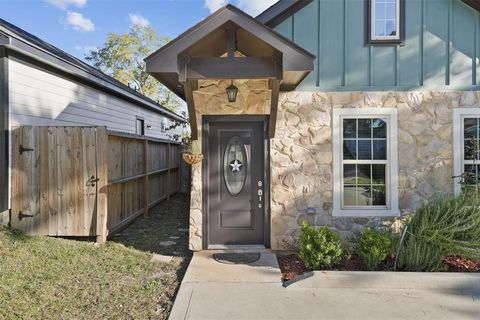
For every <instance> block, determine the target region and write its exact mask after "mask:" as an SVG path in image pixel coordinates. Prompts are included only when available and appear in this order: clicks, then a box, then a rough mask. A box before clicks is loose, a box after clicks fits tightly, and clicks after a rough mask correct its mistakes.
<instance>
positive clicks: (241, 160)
mask: <svg viewBox="0 0 480 320" xmlns="http://www.w3.org/2000/svg"><path fill="white" fill-rule="evenodd" d="M223 178H224V180H225V185H226V187H227V190H228V192H230V194H231V195H232V196H236V195H238V194H239V193H240V192H241V191H242V189H243V186H244V185H245V181H246V180H247V150H246V146H245V144H244V143H243V140H242V138H240V137H239V136H233V137H231V138H230V140H228V142H227V145H226V146H225V152H224V155H223Z"/></svg>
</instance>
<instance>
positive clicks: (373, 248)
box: [353, 228, 392, 270]
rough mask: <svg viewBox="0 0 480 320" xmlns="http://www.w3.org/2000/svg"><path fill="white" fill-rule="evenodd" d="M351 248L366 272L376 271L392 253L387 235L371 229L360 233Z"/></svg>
mask: <svg viewBox="0 0 480 320" xmlns="http://www.w3.org/2000/svg"><path fill="white" fill-rule="evenodd" d="M353 247H354V250H355V251H354V252H355V253H356V254H357V255H358V257H359V258H360V259H361V260H362V261H363V263H364V264H365V266H366V267H367V269H368V270H375V269H377V268H378V266H379V265H380V264H381V263H382V262H383V261H385V259H386V258H387V257H388V255H389V254H391V253H392V242H391V240H390V237H389V236H388V234H387V233H385V232H381V231H377V230H374V229H371V228H365V229H363V230H362V231H361V232H360V234H359V236H358V237H357V238H356V239H355V242H354V246H353Z"/></svg>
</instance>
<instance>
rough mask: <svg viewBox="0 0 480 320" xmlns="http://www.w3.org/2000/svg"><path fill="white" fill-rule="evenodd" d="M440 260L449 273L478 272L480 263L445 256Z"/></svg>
mask: <svg viewBox="0 0 480 320" xmlns="http://www.w3.org/2000/svg"><path fill="white" fill-rule="evenodd" d="M442 260H443V262H444V263H445V264H446V265H447V266H448V271H450V272H480V261H476V260H472V259H468V258H462V257H456V256H447V257H444V258H443V259H442Z"/></svg>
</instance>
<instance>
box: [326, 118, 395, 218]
mask: <svg viewBox="0 0 480 320" xmlns="http://www.w3.org/2000/svg"><path fill="white" fill-rule="evenodd" d="M397 114H398V110H397V109H395V108H365V109H353V108H350V109H334V110H333V212H332V215H333V216H336V217H392V216H399V215H400V210H399V207H398V149H397V148H398V144H397ZM368 117H382V118H387V119H388V126H387V128H388V132H387V145H388V149H387V153H388V155H387V159H388V161H389V165H388V166H387V172H386V180H387V181H386V183H387V186H386V189H387V194H386V198H387V207H386V208H375V207H372V208H365V207H355V208H348V209H347V208H342V187H343V181H342V180H343V179H342V175H343V173H342V172H343V170H342V165H341V164H342V159H341V156H342V148H343V145H342V132H341V128H342V121H343V119H344V118H368Z"/></svg>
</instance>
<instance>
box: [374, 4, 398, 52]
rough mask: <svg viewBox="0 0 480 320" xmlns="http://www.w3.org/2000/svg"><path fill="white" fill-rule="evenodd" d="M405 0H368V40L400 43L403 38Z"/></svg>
mask: <svg viewBox="0 0 480 320" xmlns="http://www.w3.org/2000/svg"><path fill="white" fill-rule="evenodd" d="M404 1H405V0H368V1H367V4H368V8H367V18H368V20H367V23H368V32H369V34H368V42H370V43H392V44H395V43H401V42H403V40H404V28H403V26H404V19H405V18H404V16H405V15H404V14H401V12H402V11H404V6H405V3H404Z"/></svg>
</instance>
